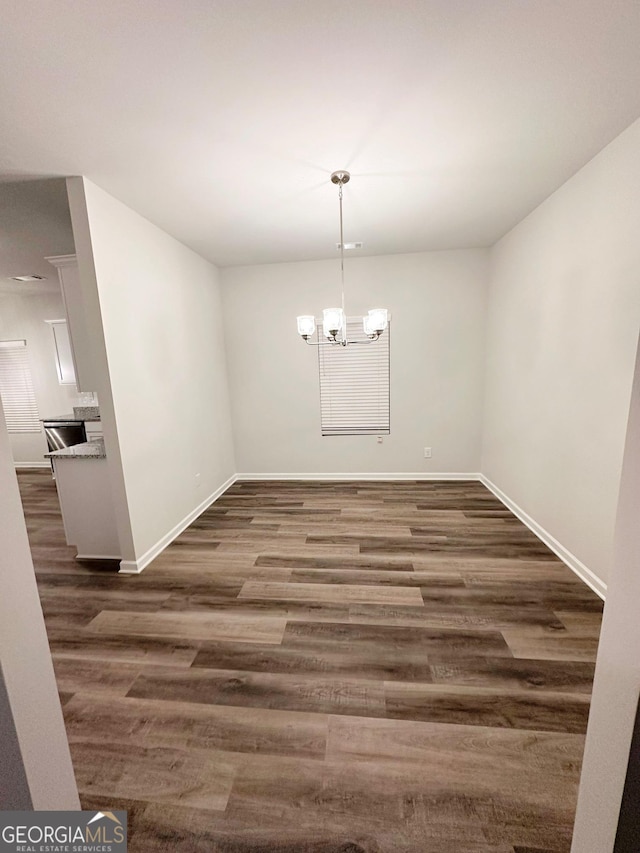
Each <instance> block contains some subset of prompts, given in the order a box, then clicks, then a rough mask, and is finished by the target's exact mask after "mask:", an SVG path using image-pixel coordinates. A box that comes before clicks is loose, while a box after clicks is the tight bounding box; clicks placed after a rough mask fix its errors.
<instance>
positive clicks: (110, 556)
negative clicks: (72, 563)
mask: <svg viewBox="0 0 640 853" xmlns="http://www.w3.org/2000/svg"><path fill="white" fill-rule="evenodd" d="M75 559H76V560H88V561H90V560H113V561H115V560H119V559H120V557H119V556H118V557H114V555H113V554H76V556H75Z"/></svg>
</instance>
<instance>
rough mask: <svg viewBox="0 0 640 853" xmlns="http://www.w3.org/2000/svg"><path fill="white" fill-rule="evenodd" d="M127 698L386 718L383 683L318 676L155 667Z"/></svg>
mask: <svg viewBox="0 0 640 853" xmlns="http://www.w3.org/2000/svg"><path fill="white" fill-rule="evenodd" d="M127 696H132V697H136V698H142V699H159V700H164V699H169V700H172V701H179V702H196V703H198V702H201V703H203V704H206V705H230V706H238V707H245V708H270V709H275V710H281V711H309V712H313V713H320V714H355V715H357V716H365V717H366V716H372V717H376V716H382V717H383V716H385V698H384V687H383V683H382V682H381V681H379V680H374V679H364V678H340V677H338V676H335V677H327V676H322V677H320V676H318V674H317V673H314V674H313V675H311V676H309V675H300V674H297V673H296V674H287V675H281V674H274V673H260V672H246V671H242V670H222V669H204V668H198V667H192V668H190V669H187V670H185V669H180V670H175V671H173V672H172V671H169V670H168V669H167V668H160V667H158V668H156V670H153V671H152V670H147V671H146V672H145V673H143V674H141V675H140V676H139V677H138V678H137V679H136V681H135V682H134V684H133V685H132V686H131V688H130V689H129V691H128V692H127Z"/></svg>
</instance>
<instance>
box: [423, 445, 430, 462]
mask: <svg viewBox="0 0 640 853" xmlns="http://www.w3.org/2000/svg"><path fill="white" fill-rule="evenodd" d="M424 458H425V459H431V448H430V447H425V449H424Z"/></svg>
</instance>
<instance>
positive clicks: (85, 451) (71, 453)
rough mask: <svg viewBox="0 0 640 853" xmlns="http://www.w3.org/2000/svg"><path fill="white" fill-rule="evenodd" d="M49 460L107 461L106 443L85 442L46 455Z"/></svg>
mask: <svg viewBox="0 0 640 853" xmlns="http://www.w3.org/2000/svg"><path fill="white" fill-rule="evenodd" d="M45 457H46V458H47V459H55V460H58V459H106V458H107V454H106V451H105V449H104V441H85V442H84V443H83V444H72V445H71V447H64V448H63V449H62V450H54V451H53V452H52V453H45Z"/></svg>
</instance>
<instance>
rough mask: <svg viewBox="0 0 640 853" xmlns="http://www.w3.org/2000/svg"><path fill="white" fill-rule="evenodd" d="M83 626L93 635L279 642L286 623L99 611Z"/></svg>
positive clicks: (218, 615)
mask: <svg viewBox="0 0 640 853" xmlns="http://www.w3.org/2000/svg"><path fill="white" fill-rule="evenodd" d="M87 627H88V630H90V631H93V632H94V633H97V634H99V633H102V632H104V633H107V634H114V633H116V634H117V633H120V634H125V635H128V636H134V637H175V638H177V639H183V638H184V639H187V640H188V639H195V640H206V639H218V640H234V639H235V640H238V641H239V642H247V643H255V642H262V643H280V642H281V641H282V635H283V634H284V629H285V627H286V620H285V619H283V618H282V617H280V616H262V615H249V614H241V615H236V614H234V613H227V612H224V611H218V612H213V613H211V612H207V613H188V614H185V613H184V611H179V612H166V611H164V612H162V613H158V612H156V613H138V614H137V616H136V618H135V619H131V617H130V616H129V614H128V613H125V612H121V611H117V610H103V611H102V612H101V613H100V614H99V615H98V616H96V618H95V619H93V620H92V622H91V623H90V624H89V625H88V626H87Z"/></svg>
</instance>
